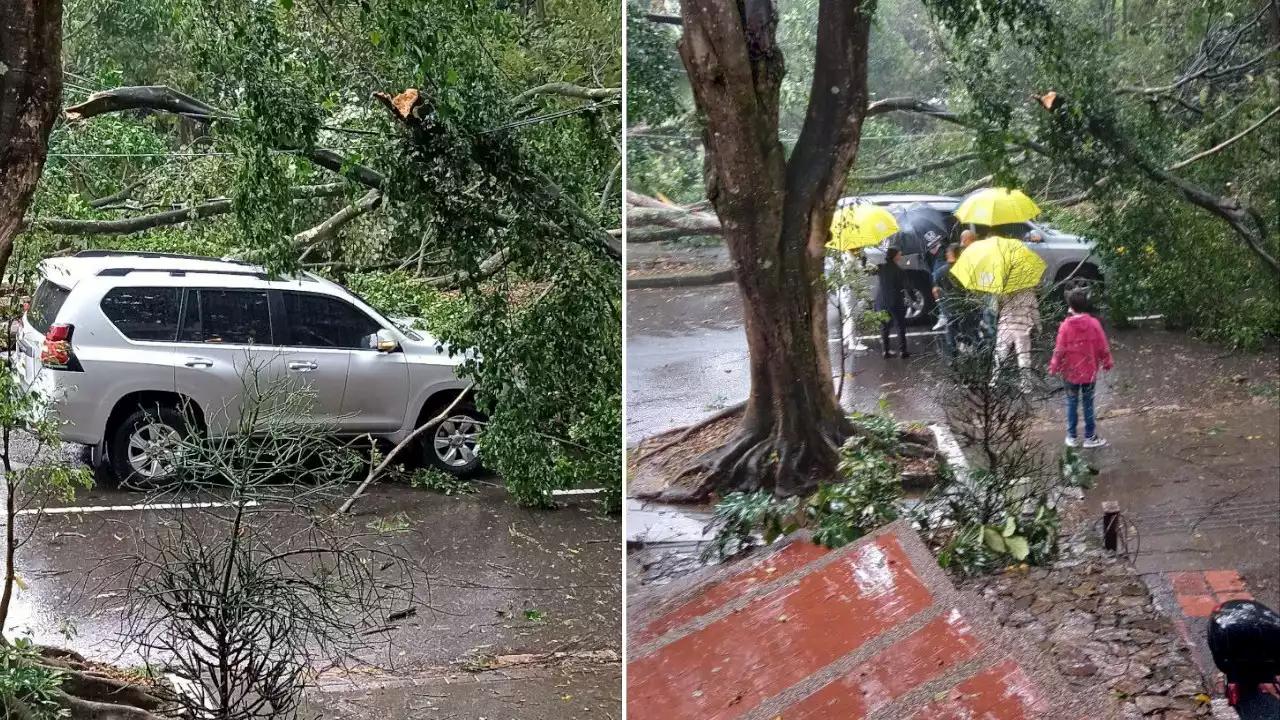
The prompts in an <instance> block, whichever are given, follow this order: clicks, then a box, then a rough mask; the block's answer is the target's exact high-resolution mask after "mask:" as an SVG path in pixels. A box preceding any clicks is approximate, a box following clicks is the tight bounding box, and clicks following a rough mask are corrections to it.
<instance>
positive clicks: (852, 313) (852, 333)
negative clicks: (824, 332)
mask: <svg viewBox="0 0 1280 720" xmlns="http://www.w3.org/2000/svg"><path fill="white" fill-rule="evenodd" d="M859 262H860V253H859V254H855V253H852V252H847V251H846V252H842V253H840V255H839V257H838V258H832V257H831V256H830V255H828V256H827V262H826V265H827V270H828V272H830V271H831V270H834V269H836V268H837V265H838V267H839V269H840V270H841V271H842V273H851V272H856V271H857V269H858V263H859ZM836 297H837V298H838V299H839V302H840V316H841V317H842V318H843V319H844V322H843V323H842V327H841V328H840V339H841V342H843V343H844V346H845V348H846V349H847V350H848V351H849V352H851V353H854V355H856V356H859V355H865V354H866V353H867V351H868V350H869V349H870V348H868V347H867V346H866V345H864V344H863V343H862V341H861V340H859V339H858V316H859V315H861V314H862V312H863V310H865V304H864V302H863V301H862V300H861V299H858V298H856V297H855V296H854V292H853V288H851V287H849V286H848V285H841V286H840V287H839V288H838V289H837V290H836Z"/></svg>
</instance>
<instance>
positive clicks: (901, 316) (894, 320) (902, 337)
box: [880, 308, 907, 352]
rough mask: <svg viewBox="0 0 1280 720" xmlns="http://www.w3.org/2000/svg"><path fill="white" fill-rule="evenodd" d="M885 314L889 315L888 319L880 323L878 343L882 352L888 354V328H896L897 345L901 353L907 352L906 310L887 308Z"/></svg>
mask: <svg viewBox="0 0 1280 720" xmlns="http://www.w3.org/2000/svg"><path fill="white" fill-rule="evenodd" d="M885 312H887V313H889V319H888V320H886V321H884V322H882V323H880V343H881V345H883V346H884V351H885V352H889V327H890V326H892V325H897V326H898V345H899V346H900V347H901V349H902V352H906V351H907V309H906V308H889V309H888V310H886V311H885Z"/></svg>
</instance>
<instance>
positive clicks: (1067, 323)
mask: <svg viewBox="0 0 1280 720" xmlns="http://www.w3.org/2000/svg"><path fill="white" fill-rule="evenodd" d="M1067 307H1068V308H1069V309H1070V313H1069V314H1068V315H1067V319H1066V320H1063V321H1062V325H1060V326H1059V327H1058V342H1057V344H1056V345H1055V346H1054V348H1053V359H1052V360H1050V361H1049V374H1051V375H1061V376H1062V384H1063V385H1065V386H1066V388H1067V447H1078V446H1079V444H1080V443H1079V442H1078V441H1077V440H1076V437H1077V436H1076V423H1077V417H1076V405H1077V403H1081V404H1083V405H1084V446H1085V447H1087V448H1096V447H1102V446H1103V445H1106V444H1107V441H1106V440H1103V439H1102V438H1100V437H1098V432H1097V428H1096V427H1095V424H1094V414H1093V388H1094V383H1096V382H1097V380H1098V371H1099V369H1101V370H1110V369H1111V366H1112V360H1111V348H1110V347H1109V346H1108V344H1107V334H1106V333H1105V332H1103V331H1102V324H1101V323H1099V322H1098V320H1097V318H1095V317H1093V316H1092V315H1090V314H1089V313H1088V312H1087V311H1088V308H1089V299H1088V297H1087V296H1086V295H1085V293H1084V291H1083V290H1073V291H1072V292H1070V293H1067Z"/></svg>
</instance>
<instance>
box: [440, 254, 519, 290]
mask: <svg viewBox="0 0 1280 720" xmlns="http://www.w3.org/2000/svg"><path fill="white" fill-rule="evenodd" d="M506 264H507V254H506V253H505V252H503V251H501V250H499V251H498V252H496V253H494V254H492V255H490V256H489V257H487V258H485V260H484V262H482V263H480V268H479V270H478V271H477V272H476V273H475V274H468V273H466V272H462V271H458V272H455V273H449V274H448V275H439V276H437V277H430V278H425V279H423V280H422V284H423V285H426V286H427V287H434V288H444V287H453V286H455V285H461V284H462V282H463V281H464V280H465V281H476V282H478V281H480V280H484V279H486V278H489V277H491V276H493V275H494V274H495V273H497V272H498V271H499V270H501V269H502V268H503V267H506Z"/></svg>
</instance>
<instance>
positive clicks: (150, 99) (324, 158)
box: [64, 85, 384, 190]
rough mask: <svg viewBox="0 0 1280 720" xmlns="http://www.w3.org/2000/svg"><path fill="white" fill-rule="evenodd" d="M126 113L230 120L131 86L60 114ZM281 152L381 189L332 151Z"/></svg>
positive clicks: (177, 95)
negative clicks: (297, 153) (305, 158)
mask: <svg viewBox="0 0 1280 720" xmlns="http://www.w3.org/2000/svg"><path fill="white" fill-rule="evenodd" d="M126 110H155V111H158V112H168V113H175V114H178V115H185V116H188V117H193V118H196V119H201V120H216V119H218V118H220V117H232V116H229V115H227V114H225V113H222V112H221V111H220V110H218V109H217V108H215V107H213V106H212V105H208V104H206V103H204V102H202V101H200V100H197V99H195V98H193V97H191V96H190V95H187V94H186V93H183V92H180V91H178V90H174V89H173V88H171V87H168V86H167V85H135V86H128V87H119V88H113V89H111V90H104V91H102V92H96V93H94V94H92V95H90V96H89V99H88V100H85V101H84V102H82V103H80V104H79V105H72V106H71V107H68V108H67V109H66V110H65V111H64V114H65V115H66V118H67V120H70V121H73V122H74V121H80V120H88V119H89V118H93V117H97V116H98V115H105V114H107V113H113V112H122V111H126ZM285 149H294V150H302V151H303V155H304V156H305V157H307V158H309V159H310V160H311V161H312V162H314V163H315V164H317V165H319V166H320V167H322V168H325V169H326V170H330V171H332V172H335V173H338V174H339V175H342V176H343V177H346V178H348V179H351V180H354V181H356V182H358V183H360V184H361V185H364V186H366V187H370V188H373V189H375V190H381V189H382V183H383V180H384V178H383V176H382V173H379V172H378V171H376V170H373V169H372V168H369V167H366V166H364V165H361V164H360V163H357V162H352V161H350V160H348V159H346V158H344V157H342V156H341V155H339V154H338V153H336V152H334V151H332V150H325V149H322V148H309V149H308V148H285Z"/></svg>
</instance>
